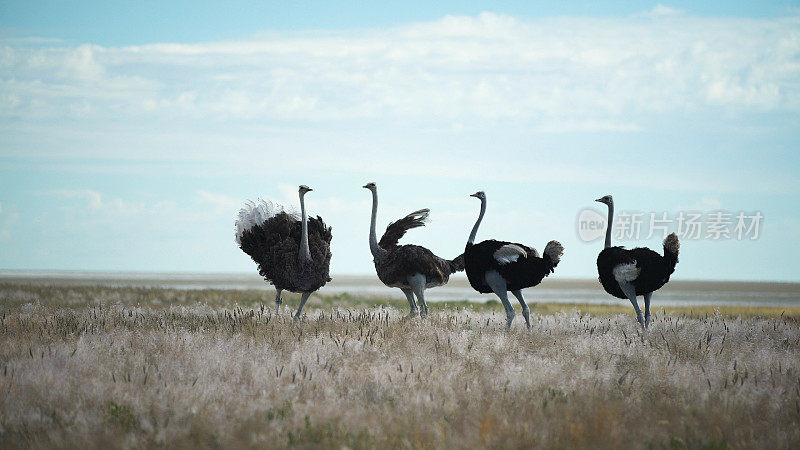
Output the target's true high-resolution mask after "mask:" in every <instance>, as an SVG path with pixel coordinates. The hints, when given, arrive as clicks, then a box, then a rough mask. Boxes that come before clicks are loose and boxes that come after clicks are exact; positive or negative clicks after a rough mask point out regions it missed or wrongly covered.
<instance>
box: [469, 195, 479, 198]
mask: <svg viewBox="0 0 800 450" xmlns="http://www.w3.org/2000/svg"><path fill="white" fill-rule="evenodd" d="M469 196H470V197H475V198H478V194H469Z"/></svg>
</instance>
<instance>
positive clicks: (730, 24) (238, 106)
mask: <svg viewBox="0 0 800 450" xmlns="http://www.w3.org/2000/svg"><path fill="white" fill-rule="evenodd" d="M799 25H800V22H799V21H798V18H797V17H788V18H779V19H733V18H700V17H687V16H686V15H684V14H681V12H680V11H678V10H675V9H673V8H670V7H667V6H663V5H658V6H656V7H655V8H654V9H653V10H652V11H650V12H648V13H647V15H646V17H643V16H641V15H640V16H634V17H628V18H618V19H591V18H569V17H567V18H556V19H541V20H535V21H524V20H520V19H517V18H514V17H510V16H505V15H498V14H492V13H482V14H480V15H478V16H476V17H464V16H447V17H445V18H443V19H441V20H438V21H434V22H428V23H415V24H410V25H405V26H400V27H396V28H390V29H385V30H358V31H351V32H318V33H313V34H312V33H290V32H282V33H277V32H273V33H269V34H261V35H258V36H256V37H254V38H252V39H249V40H242V41H224V42H213V43H201V44H166V43H164V44H153V45H145V46H132V47H100V46H95V45H82V46H79V47H64V46H58V47H50V48H42V47H41V46H36V47H26V46H24V45H20V44H18V43H15V42H8V41H7V42H5V47H4V48H3V50H2V56H0V94H2V95H0V99H2V101H0V117H22V118H30V119H33V118H40V117H52V118H56V117H59V118H61V117H87V116H88V117H119V118H127V117H139V116H142V117H148V118H151V119H156V120H157V119H158V118H169V119H175V118H185V119H198V118H203V119H213V120H222V121H227V120H232V119H238V120H257V121H274V120H282V121H283V120H286V121H333V122H337V121H343V120H361V119H389V120H410V121H420V122H425V123H444V124H447V125H448V126H450V124H452V123H453V122H458V123H466V124H476V123H482V122H484V121H487V120H488V121H496V120H505V121H509V120H511V121H516V122H519V123H524V124H530V125H532V126H533V127H540V128H542V129H545V130H551V131H560V129H559V128H558V127H557V126H555V125H554V124H558V123H560V122H562V121H563V120H565V119H569V122H568V123H567V124H566V126H565V128H564V129H563V131H574V130H576V129H579V130H587V131H595V130H598V129H599V130H617V131H620V130H622V131H625V130H636V129H637V127H638V126H639V125H638V124H637V123H636V118H637V116H638V115H639V114H642V113H645V114H647V113H660V112H663V111H679V112H680V111H685V110H692V109H698V108H705V107H709V106H717V105H721V106H725V107H729V108H745V109H746V108H760V109H762V110H783V111H798V110H800V88H798V87H797V86H798V83H797V81H798V78H800V64H798V63H797V60H798V56H799V55H800V40H798V39H797V34H798V32H800V26H799ZM742 29H747V30H748V33H742V32H741V30H742Z"/></svg>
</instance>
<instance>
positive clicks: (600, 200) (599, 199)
mask: <svg viewBox="0 0 800 450" xmlns="http://www.w3.org/2000/svg"><path fill="white" fill-rule="evenodd" d="M594 201H596V202H600V203H603V199H602V198H596V199H594Z"/></svg>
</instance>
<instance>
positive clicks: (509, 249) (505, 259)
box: [492, 244, 528, 266]
mask: <svg viewBox="0 0 800 450" xmlns="http://www.w3.org/2000/svg"><path fill="white" fill-rule="evenodd" d="M492 256H494V259H495V261H497V263H498V264H500V265H501V266H503V265H506V264H509V263H512V262H516V261H517V260H518V259H519V258H520V256H521V257H523V258H527V257H528V252H526V251H525V249H524V248H522V247H520V246H519V245H517V244H506V245H504V246H502V247H500V248H498V249H497V250H495V251H494V253H493V254H492Z"/></svg>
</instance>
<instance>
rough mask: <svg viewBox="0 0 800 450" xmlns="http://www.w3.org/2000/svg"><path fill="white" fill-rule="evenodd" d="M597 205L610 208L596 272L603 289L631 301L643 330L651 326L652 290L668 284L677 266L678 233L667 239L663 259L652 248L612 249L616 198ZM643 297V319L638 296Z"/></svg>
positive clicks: (607, 199) (605, 199)
mask: <svg viewBox="0 0 800 450" xmlns="http://www.w3.org/2000/svg"><path fill="white" fill-rule="evenodd" d="M595 201H596V202H600V203H605V204H606V205H608V227H607V228H606V245H605V248H604V249H603V251H601V252H600V254H599V255H597V273H598V274H599V275H600V283H602V285H603V289H605V290H606V292H608V293H609V294H611V295H613V296H614V297H617V298H622V299H628V300H630V301H631V304H632V305H633V309H634V310H635V311H636V320H637V321H639V324H640V325H642V327H643V328H647V327H648V326H650V299H651V298H652V296H653V291H656V290H657V289H659V288H660V287H661V286H663V285H665V284H667V281H669V276H670V275H672V272H674V271H675V264H677V263H678V249H679V248H680V242H678V236H676V235H675V233H671V234H670V235H669V236H667V237H666V239H664V256H661V255H659V254H658V253H656V252H654V251H652V250H650V249H649V248H644V247H637V248H634V249H632V250H627V249H625V248H624V247H612V246H611V224H612V222H613V220H614V199H613V197H611V196H610V195H606V196H605V197H601V198H598V199H597V200H595ZM637 295H642V296H644V317H642V310H641V309H639V304H638V303H637V302H636V296H637Z"/></svg>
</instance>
